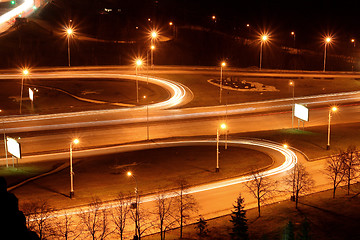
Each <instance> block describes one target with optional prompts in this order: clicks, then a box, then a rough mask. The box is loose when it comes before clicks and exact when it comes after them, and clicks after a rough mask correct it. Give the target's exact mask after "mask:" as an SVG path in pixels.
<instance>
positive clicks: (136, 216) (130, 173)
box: [126, 171, 139, 239]
mask: <svg viewBox="0 0 360 240" xmlns="http://www.w3.org/2000/svg"><path fill="white" fill-rule="evenodd" d="M126 174H127V176H128V177H132V178H133V179H134V180H135V198H136V199H135V235H134V239H138V229H139V227H138V223H139V210H138V208H139V189H138V183H137V180H136V178H135V176H134V174H132V172H130V171H128V172H127V173H126Z"/></svg>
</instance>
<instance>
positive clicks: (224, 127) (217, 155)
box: [215, 123, 227, 172]
mask: <svg viewBox="0 0 360 240" xmlns="http://www.w3.org/2000/svg"><path fill="white" fill-rule="evenodd" d="M226 128H227V126H226V124H225V123H222V124H221V125H220V130H225V129H226ZM219 137H220V132H219V128H217V129H216V168H215V172H219V171H220V168H219V153H220V152H219Z"/></svg>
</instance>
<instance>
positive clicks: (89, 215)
mask: <svg viewBox="0 0 360 240" xmlns="http://www.w3.org/2000/svg"><path fill="white" fill-rule="evenodd" d="M102 205H103V204H102V202H101V201H100V200H99V199H98V198H95V199H93V201H92V202H91V203H90V204H89V206H88V208H86V209H82V210H81V213H80V214H79V216H80V219H81V221H82V223H83V224H84V227H85V230H86V231H87V232H88V233H89V234H90V236H91V238H92V239H93V240H96V239H100V240H103V239H106V237H107V236H108V235H109V234H110V229H109V226H108V225H109V221H108V218H107V209H106V208H104V207H103V206H102Z"/></svg>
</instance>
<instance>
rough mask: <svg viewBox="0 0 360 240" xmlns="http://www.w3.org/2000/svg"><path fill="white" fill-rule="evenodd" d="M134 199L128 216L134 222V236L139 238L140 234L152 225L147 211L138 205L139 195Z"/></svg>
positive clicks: (139, 201)
mask: <svg viewBox="0 0 360 240" xmlns="http://www.w3.org/2000/svg"><path fill="white" fill-rule="evenodd" d="M134 199H135V203H131V209H132V211H130V218H131V219H132V220H133V222H134V224H135V236H136V237H137V239H139V240H140V239H141V236H142V235H143V234H144V233H145V232H146V231H147V230H148V229H149V228H150V227H151V226H152V224H151V222H150V220H149V219H150V217H149V212H148V211H147V210H146V209H143V208H141V207H140V206H141V204H140V203H141V198H140V195H138V196H136V197H135V198H134ZM135 236H134V239H135Z"/></svg>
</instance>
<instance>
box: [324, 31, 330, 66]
mask: <svg viewBox="0 0 360 240" xmlns="http://www.w3.org/2000/svg"><path fill="white" fill-rule="evenodd" d="M330 42H331V37H327V38H325V49H324V70H323V71H324V72H325V67H326V47H327V45H328V44H329V43H330Z"/></svg>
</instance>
